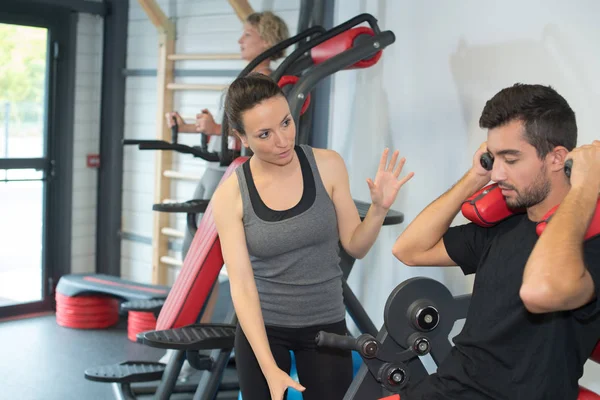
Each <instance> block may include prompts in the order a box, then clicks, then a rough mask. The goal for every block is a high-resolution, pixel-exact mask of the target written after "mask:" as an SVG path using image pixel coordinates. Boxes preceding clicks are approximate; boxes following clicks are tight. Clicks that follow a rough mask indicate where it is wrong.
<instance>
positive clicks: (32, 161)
mask: <svg viewBox="0 0 600 400" xmlns="http://www.w3.org/2000/svg"><path fill="white" fill-rule="evenodd" d="M48 168H50V161H49V160H48V159H47V158H0V169H35V170H36V171H40V170H45V169H48Z"/></svg>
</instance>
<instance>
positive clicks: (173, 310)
mask: <svg viewBox="0 0 600 400" xmlns="http://www.w3.org/2000/svg"><path fill="white" fill-rule="evenodd" d="M247 159H248V157H238V158H236V159H235V160H234V161H233V162H232V163H231V164H230V165H229V167H228V168H227V171H225V174H223V178H221V182H220V183H219V184H221V183H223V182H224V181H225V179H227V178H228V177H229V176H230V175H231V174H232V173H233V171H234V170H235V169H236V168H237V167H238V166H240V165H242V164H243V163H244V162H245V161H246V160H247ZM222 267H223V255H222V254H221V244H220V243H219V238H218V237H217V228H216V226H215V222H214V219H213V215H212V204H211V203H209V205H208V207H207V208H206V211H205V212H204V214H203V216H202V220H201V221H200V226H198V230H197V231H196V235H195V236H194V240H193V241H192V244H191V245H190V249H189V250H188V253H187V256H186V257H185V260H184V261H183V267H182V268H181V271H180V272H179V276H178V277H177V279H176V280H175V284H174V285H173V287H172V288H171V291H170V292H169V296H168V297H167V300H166V301H165V304H164V305H163V307H162V309H161V311H160V315H159V316H158V320H157V322H156V330H159V331H160V330H164V329H174V328H180V327H182V326H186V325H190V324H194V323H196V322H197V320H198V317H199V316H200V311H202V308H203V306H204V303H205V302H206V300H207V299H208V295H209V294H210V290H211V288H212V286H213V283H214V282H215V280H216V279H217V277H218V276H219V271H221V268H222Z"/></svg>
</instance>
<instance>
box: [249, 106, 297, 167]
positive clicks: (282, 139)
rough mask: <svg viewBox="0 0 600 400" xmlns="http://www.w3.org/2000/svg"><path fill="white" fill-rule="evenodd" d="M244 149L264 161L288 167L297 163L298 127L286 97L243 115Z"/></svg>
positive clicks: (257, 107)
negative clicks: (294, 160)
mask: <svg viewBox="0 0 600 400" xmlns="http://www.w3.org/2000/svg"><path fill="white" fill-rule="evenodd" d="M242 123H243V124H244V130H245V131H246V134H245V135H240V139H241V141H242V143H243V144H244V146H246V147H249V148H250V149H251V150H252V152H253V153H254V156H256V157H258V158H260V159H261V160H262V161H265V162H268V163H271V164H276V165H286V164H288V163H289V162H290V161H292V159H293V155H294V146H295V141H296V125H295V124H294V119H293V118H292V114H291V112H290V107H289V105H288V102H287V100H286V98H285V97H283V96H275V97H271V98H270V99H267V100H264V101H263V102H261V103H259V104H257V105H256V106H254V107H252V108H251V109H249V110H246V111H244V112H243V113H242Z"/></svg>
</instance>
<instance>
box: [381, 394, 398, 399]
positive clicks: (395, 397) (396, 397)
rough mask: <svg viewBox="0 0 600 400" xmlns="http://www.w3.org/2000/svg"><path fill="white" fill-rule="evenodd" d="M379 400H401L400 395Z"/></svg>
mask: <svg viewBox="0 0 600 400" xmlns="http://www.w3.org/2000/svg"><path fill="white" fill-rule="evenodd" d="M379 400H400V395H399V394H395V395H393V396H388V397H382V398H380V399H379Z"/></svg>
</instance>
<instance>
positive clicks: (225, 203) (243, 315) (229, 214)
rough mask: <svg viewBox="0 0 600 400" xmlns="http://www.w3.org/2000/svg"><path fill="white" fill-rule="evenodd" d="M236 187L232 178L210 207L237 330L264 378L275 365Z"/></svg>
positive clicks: (218, 190)
mask: <svg viewBox="0 0 600 400" xmlns="http://www.w3.org/2000/svg"><path fill="white" fill-rule="evenodd" d="M236 186H237V179H236V177H235V176H232V177H231V178H229V179H228V180H227V181H226V182H224V183H223V185H222V186H221V187H219V188H218V189H217V190H216V191H215V194H214V195H213V199H212V201H211V204H212V206H213V215H214V219H215V224H216V226H217V232H218V234H219V240H220V242H221V250H222V252H223V259H224V261H225V265H226V268H227V275H228V276H229V283H230V286H231V298H232V300H233V306H234V308H235V311H236V314H237V317H238V320H239V323H240V326H241V327H242V329H243V331H244V334H245V335H246V337H247V338H248V342H249V343H250V345H251V346H252V349H253V351H254V354H255V355H256V358H257V360H258V363H259V364H260V367H261V369H262V371H263V373H264V374H265V375H266V373H267V371H268V370H270V369H273V368H277V365H276V364H275V360H274V358H273V355H272V354H271V350H270V348H269V342H268V340H267V334H266V331H265V324H264V321H263V316H262V312H261V308H260V301H259V298H258V291H257V289H256V283H255V281H254V273H253V271H252V265H251V264H250V257H249V255H248V249H247V247H246V235H245V233H244V225H243V223H242V205H241V198H240V194H239V189H238V188H237V187H236ZM236 189H237V190H236ZM236 192H237V193H236Z"/></svg>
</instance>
